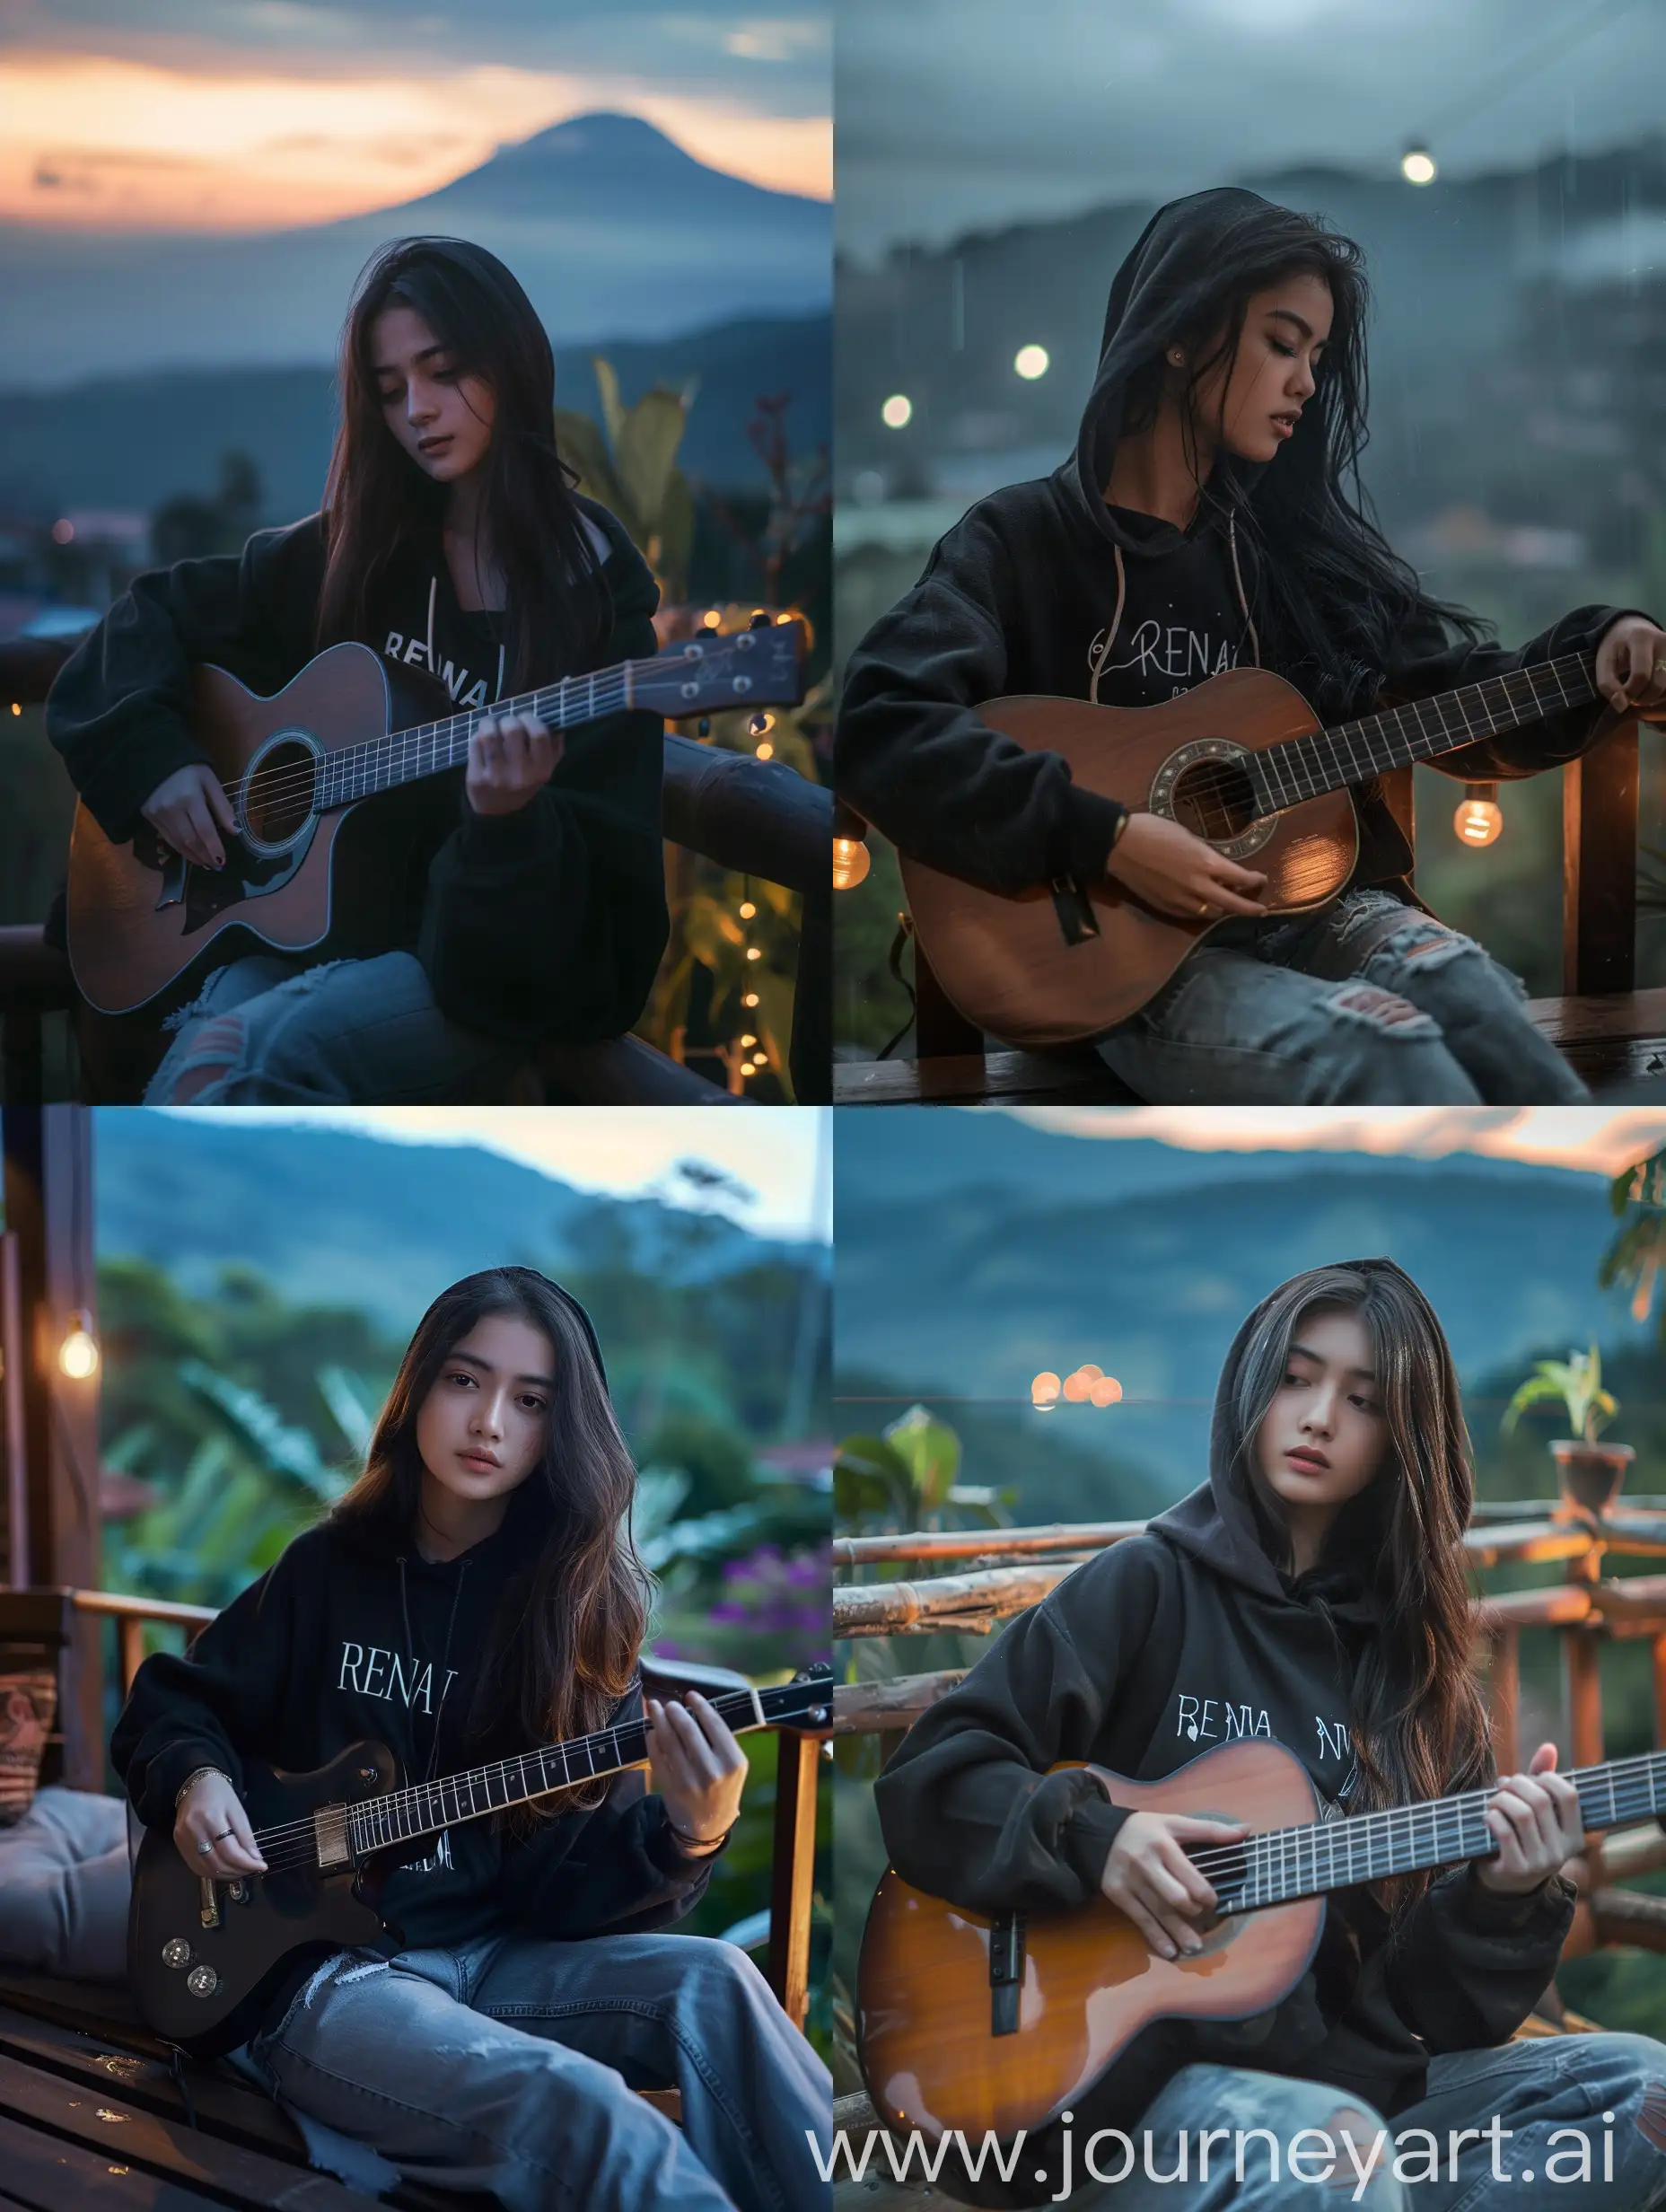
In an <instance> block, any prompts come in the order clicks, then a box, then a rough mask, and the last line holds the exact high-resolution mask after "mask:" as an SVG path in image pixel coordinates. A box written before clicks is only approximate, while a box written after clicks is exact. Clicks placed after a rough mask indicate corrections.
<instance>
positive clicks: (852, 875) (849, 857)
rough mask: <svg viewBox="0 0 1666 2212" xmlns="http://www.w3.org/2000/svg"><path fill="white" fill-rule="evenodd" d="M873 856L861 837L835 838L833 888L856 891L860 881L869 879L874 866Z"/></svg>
mask: <svg viewBox="0 0 1666 2212" xmlns="http://www.w3.org/2000/svg"><path fill="white" fill-rule="evenodd" d="M872 865H873V861H872V855H871V854H870V853H869V851H868V848H867V847H866V845H865V844H864V842H863V840H862V839H861V838H834V840H833V888H834V890H835V891H855V888H856V886H857V884H858V883H864V882H866V881H867V876H868V870H869V869H870V868H871V867H872Z"/></svg>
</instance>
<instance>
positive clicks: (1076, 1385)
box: [1065, 1367, 1093, 1406]
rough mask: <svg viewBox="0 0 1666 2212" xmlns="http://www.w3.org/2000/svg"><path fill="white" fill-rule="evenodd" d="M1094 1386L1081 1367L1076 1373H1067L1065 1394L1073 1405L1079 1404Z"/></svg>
mask: <svg viewBox="0 0 1666 2212" xmlns="http://www.w3.org/2000/svg"><path fill="white" fill-rule="evenodd" d="M1092 1387H1093V1386H1092V1383H1091V1382H1089V1380H1088V1378H1087V1376H1086V1375H1084V1374H1083V1372H1082V1370H1081V1369H1080V1368H1079V1367H1078V1368H1077V1370H1076V1372H1075V1374H1067V1375H1066V1376H1065V1397H1066V1398H1067V1399H1068V1400H1070V1402H1071V1404H1072V1405H1073V1406H1079V1405H1080V1404H1081V1403H1082V1401H1083V1399H1084V1398H1085V1397H1086V1396H1087V1394H1088V1392H1089V1391H1090V1390H1092Z"/></svg>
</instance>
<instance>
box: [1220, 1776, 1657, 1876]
mask: <svg viewBox="0 0 1666 2212" xmlns="http://www.w3.org/2000/svg"><path fill="white" fill-rule="evenodd" d="M1567 1779H1568V1780H1569V1781H1570V1782H1572V1783H1573V1785H1574V1788H1575V1789H1576V1790H1577V1792H1578V1793H1579V1809H1580V1817H1581V1820H1582V1821H1583V1824H1584V1826H1585V1827H1586V1828H1587V1829H1604V1828H1616V1827H1618V1825H1619V1824H1620V1823H1621V1822H1622V1821H1644V1820H1647V1819H1649V1818H1650V1817H1651V1816H1652V1815H1653V1814H1655V1813H1661V1812H1662V1811H1666V1751H1650V1752H1646V1753H1644V1754H1643V1755H1642V1756H1641V1757H1639V1758H1636V1759H1619V1760H1608V1761H1607V1762H1605V1763H1604V1764H1603V1765H1601V1766H1600V1767H1581V1768H1576V1769H1574V1770H1573V1771H1572V1772H1570V1774H1569V1775H1568V1777H1567ZM1491 1795H1492V1792H1491V1791H1490V1790H1485V1789H1479V1790H1470V1791H1469V1792H1468V1793H1467V1794H1466V1795H1462V1796H1460V1797H1437V1798H1432V1799H1430V1800H1429V1801H1428V1802H1427V1803H1426V1804H1416V1805H1396V1806H1393V1807H1391V1808H1390V1809H1389V1810H1387V1811H1385V1812H1381V1813H1360V1814H1357V1815H1356V1816H1355V1818H1353V1819H1351V1820H1349V1819H1346V1818H1345V1819H1341V1820H1334V1821H1315V1822H1314V1823H1313V1824H1312V1825H1311V1827H1307V1828H1284V1829H1274V1830H1270V1831H1269V1832H1267V1833H1266V1834H1264V1835H1258V1836H1250V1837H1247V1838H1246V1839H1245V1840H1244V1841H1243V1842H1242V1843H1241V1844H1228V1845H1224V1846H1223V1847H1221V1848H1218V1849H1211V1850H1209V1851H1208V1852H1207V1853H1206V1855H1205V1856H1206V1861H1207V1867H1206V1871H1209V1878H1210V1881H1211V1883H1213V1884H1214V1890H1215V1892H1216V1894H1217V1895H1218V1897H1219V1898H1220V1900H1221V1910H1222V1911H1223V1913H1224V1912H1227V1911H1234V1912H1254V1911H1258V1910H1259V1909H1260V1908H1261V1907H1263V1906H1266V1905H1281V1904H1286V1903H1288V1902H1289V1901H1290V1900H1292V1899H1293V1898H1297V1897H1314V1896H1318V1895H1320V1894H1322V1893H1323V1892H1326V1891H1328V1890H1346V1889H1352V1888H1353V1887H1354V1886H1355V1883H1367V1882H1381V1881H1382V1880H1384V1879H1385V1878H1386V1877H1387V1876H1389V1875H1390V1874H1409V1873H1411V1872H1412V1871H1413V1870H1414V1869H1416V1868H1418V1867H1424V1866H1447V1865H1455V1864H1456V1863H1457V1862H1458V1861H1459V1860H1460V1859H1469V1858H1491V1857H1494V1856H1496V1854H1497V1851H1498V1848H1499V1847H1498V1841H1497V1839H1496V1838H1495V1836H1494V1834H1493V1832H1492V1830H1491V1829H1489V1828H1488V1827H1487V1825H1486V1820H1485V1818H1484V1817H1483V1816H1484V1814H1485V1813H1486V1806H1487V1804H1488V1802H1489V1800H1490V1798H1491ZM1215 1868H1220V1869H1222V1870H1223V1871H1221V1872H1220V1873H1216V1872H1214V1871H1213V1870H1214V1869H1215Z"/></svg>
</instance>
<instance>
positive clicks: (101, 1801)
mask: <svg viewBox="0 0 1666 2212" xmlns="http://www.w3.org/2000/svg"><path fill="white" fill-rule="evenodd" d="M132 1887H133V1877H132V1874H131V1871H130V1869H129V1865H128V1860H127V1805H126V1804H125V1802H124V1801H123V1800H122V1799H121V1798H119V1797H100V1796H96V1795H94V1794H93V1793H92V1791H91V1790H82V1789H54V1788H47V1789H42V1790H37V1791H36V1792H35V1800H34V1803H33V1804H31V1806H30V1808H29V1810H28V1811H27V1812H26V1813H24V1814H23V1816H22V1819H21V1820H20V1821H17V1822H16V1823H15V1824H14V1825H13V1827H10V1828H0V1966H5V1967H13V1968H16V1969H19V1970H21V1971H27V1972H31V1973H43V1974H61V1975H62V1976H64V1978H65V1979H66V1980H70V1981H110V1982H117V1981H125V1980H126V1979H127V1900H128V1897H129V1895H130V1894H131V1892H132Z"/></svg>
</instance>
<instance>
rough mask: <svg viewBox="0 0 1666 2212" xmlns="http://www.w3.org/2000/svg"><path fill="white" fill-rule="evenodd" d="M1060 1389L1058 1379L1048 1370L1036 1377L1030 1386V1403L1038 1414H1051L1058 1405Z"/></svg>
mask: <svg viewBox="0 0 1666 2212" xmlns="http://www.w3.org/2000/svg"><path fill="white" fill-rule="evenodd" d="M1060 1387H1061V1386H1060V1383H1059V1380H1058V1377H1057V1375H1056V1374H1053V1373H1052V1372H1051V1371H1050V1370H1048V1369H1044V1370H1043V1371H1042V1373H1041V1374H1039V1375H1037V1377H1036V1379H1035V1381H1034V1382H1032V1383H1031V1384H1030V1404H1031V1405H1032V1406H1033V1407H1034V1408H1035V1409H1036V1411H1037V1412H1038V1413H1051V1411H1052V1410H1053V1409H1054V1407H1055V1406H1056V1405H1057V1403H1058V1393H1059V1390H1060Z"/></svg>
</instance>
